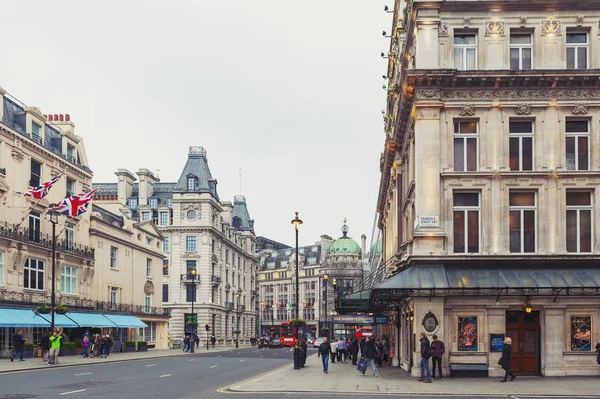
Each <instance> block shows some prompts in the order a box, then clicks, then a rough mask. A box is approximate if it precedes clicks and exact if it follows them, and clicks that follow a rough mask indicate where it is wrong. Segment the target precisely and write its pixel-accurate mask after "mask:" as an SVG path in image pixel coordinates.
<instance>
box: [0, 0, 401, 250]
mask: <svg viewBox="0 0 600 399" xmlns="http://www.w3.org/2000/svg"><path fill="white" fill-rule="evenodd" d="M388 3H389V5H390V6H393V1H392V0H389V2H388ZM0 4H1V7H0V9H1V10H2V31H3V40H2V43H3V45H2V52H1V55H0V57H1V62H0V86H1V87H3V88H4V89H5V90H7V91H8V92H9V93H10V94H11V95H13V96H15V97H16V98H17V99H19V100H21V101H22V102H24V103H25V104H27V105H29V106H33V105H35V106H38V107H40V109H41V110H42V112H44V113H69V114H71V119H72V120H73V122H74V123H75V125H76V133H77V134H78V135H80V136H81V137H82V138H83V140H84V142H85V145H86V149H87V154H88V158H89V161H90V167H91V169H92V170H93V171H94V182H98V183H99V182H115V181H116V176H115V175H114V172H115V171H116V170H117V169H118V168H127V169H129V170H130V171H137V170H138V169H139V168H148V169H150V170H152V171H156V170H157V169H158V170H160V172H159V175H160V178H161V180H162V181H174V180H176V179H177V178H178V177H179V174H180V172H181V170H182V168H183V166H184V165H185V160H186V156H187V152H188V146H192V145H201V146H203V147H204V148H205V149H206V150H207V152H208V161H209V166H210V168H211V172H212V174H213V177H214V178H216V179H217V180H218V181H219V185H218V191H219V195H220V197H221V200H230V201H232V200H233V196H234V195H236V194H238V192H239V176H238V175H239V169H240V168H241V169H242V194H243V195H245V196H246V198H247V201H248V207H249V211H250V215H251V216H252V217H253V218H254V219H255V223H256V233H257V235H264V236H267V237H269V238H272V239H274V240H277V241H280V242H283V243H287V244H289V245H292V244H293V242H294V233H293V227H292V225H291V224H290V220H291V219H292V218H293V216H294V211H298V212H300V217H301V218H302V219H303V220H304V223H305V224H304V225H303V226H302V230H301V234H300V245H310V244H311V243H313V242H315V241H318V240H319V237H320V235H321V234H328V235H330V236H332V237H334V238H337V237H339V236H340V235H341V233H340V227H341V225H342V220H343V219H344V217H347V218H348V225H349V227H350V235H352V236H353V237H354V238H356V240H357V241H358V242H359V243H360V235H361V234H362V233H366V234H367V236H368V237H370V236H371V230H372V227H373V219H374V216H375V211H376V199H377V190H378V186H379V170H378V169H379V154H380V152H381V150H382V148H383V141H384V133H383V130H382V129H383V123H382V116H381V109H382V108H383V107H384V102H385V92H384V90H382V88H381V86H382V84H383V83H384V80H383V79H382V77H381V75H383V74H385V71H386V62H385V60H382V59H381V58H380V56H379V53H380V52H381V51H385V52H387V49H388V46H389V39H384V38H383V37H382V34H381V31H382V30H384V29H385V30H389V29H390V26H391V15H392V14H386V13H384V11H383V6H384V4H386V3H385V2H383V1H381V0H303V1H301V2H298V1H288V0H187V1H184V0H181V1H179V0H171V1H151V0H146V1H122V0H121V1H103V2H89V1H46V0H44V1H11V0H0Z"/></svg>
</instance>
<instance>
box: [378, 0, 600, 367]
mask: <svg viewBox="0 0 600 399" xmlns="http://www.w3.org/2000/svg"><path fill="white" fill-rule="evenodd" d="M598 9H600V2H599V1H595V0H594V1H591V0H589V1H580V2H565V3H562V4H561V7H560V8H555V9H552V10H549V9H548V4H547V2H545V1H538V0H532V1H529V2H506V1H486V2H468V1H435V2H434V1H417V0H414V1H413V0H408V1H406V0H398V1H396V2H395V8H394V20H393V26H392V38H391V45H390V52H389V60H388V61H389V62H388V71H387V76H388V77H389V82H388V92H387V108H386V110H385V112H384V114H385V115H384V130H385V144H384V152H383V153H382V156H381V184H380V191H379V201H378V212H379V213H380V218H379V227H380V228H381V230H382V233H383V236H384V248H383V250H384V253H383V257H384V259H383V260H384V263H383V267H384V269H385V272H386V274H387V277H389V278H388V280H387V281H385V282H384V283H383V284H381V285H379V286H376V287H374V289H373V290H372V292H371V293H370V296H369V298H370V306H371V309H379V310H380V311H387V313H388V314H389V315H390V316H391V319H392V320H393V323H394V326H396V327H398V328H396V329H395V332H394V336H393V341H395V343H396V345H395V347H396V348H397V349H398V352H399V353H398V354H397V356H396V357H395V361H396V360H399V364H400V366H402V367H403V368H405V369H407V370H411V369H412V372H413V375H416V373H417V370H416V369H418V367H416V368H415V367H414V366H415V365H418V361H419V359H420V355H419V353H418V348H419V346H418V336H419V332H420V331H421V330H424V331H426V332H427V333H428V334H434V333H436V334H437V335H438V336H440V339H442V340H444V341H445V342H446V348H447V353H448V355H447V356H444V369H445V370H446V371H445V372H452V373H453V374H458V373H460V372H462V371H464V370H467V369H469V370H477V371H479V372H482V373H487V374H489V375H495V376H499V375H500V374H501V373H502V372H503V371H502V370H500V367H499V366H498V365H497V364H496V363H497V360H498V358H499V356H500V354H499V353H496V352H497V351H498V350H499V349H500V347H501V339H502V337H504V336H510V337H511V338H512V341H513V363H512V364H513V368H514V369H515V370H516V371H517V372H518V373H520V374H534V375H545V376H564V375H591V374H596V373H597V367H598V366H597V365H596V364H594V363H595V362H594V353H593V352H594V350H593V345H594V344H595V343H596V342H598V341H600V324H599V320H600V296H599V294H600V291H599V289H600V269H599V268H598V261H599V260H600V257H599V256H598V251H599V249H600V246H599V245H600V237H599V235H598V234H597V232H598V223H599V217H598V215H599V214H600V213H599V212H598V208H599V207H600V192H599V190H598V187H599V185H600V155H599V154H600V129H599V128H598V126H599V124H600V89H599V88H598V82H599V76H600V72H599V69H598V68H600V53H599V52H598V49H599V48H600V36H599V34H600V15H599V14H598ZM559 10H560V11H559ZM415 337H417V338H415ZM499 343H500V345H499V346H500V347H499V346H498V345H497V344H499Z"/></svg>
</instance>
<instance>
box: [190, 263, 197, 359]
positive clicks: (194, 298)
mask: <svg viewBox="0 0 600 399" xmlns="http://www.w3.org/2000/svg"><path fill="white" fill-rule="evenodd" d="M190 273H191V274H192V285H193V286H194V295H192V320H193V321H194V324H192V337H191V338H192V339H191V340H190V341H191V342H190V347H191V350H190V353H194V345H195V344H196V341H195V340H194V338H196V336H195V335H196V332H197V331H196V329H197V328H198V318H197V317H196V315H195V314H194V301H195V300H196V269H192V270H191V271H190Z"/></svg>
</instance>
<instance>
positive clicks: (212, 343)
mask: <svg viewBox="0 0 600 399" xmlns="http://www.w3.org/2000/svg"><path fill="white" fill-rule="evenodd" d="M216 343H217V337H215V335H214V334H213V335H211V336H210V344H211V345H212V348H213V349H215V344H216Z"/></svg>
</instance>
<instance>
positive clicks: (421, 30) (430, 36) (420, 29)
mask: <svg viewBox="0 0 600 399" xmlns="http://www.w3.org/2000/svg"><path fill="white" fill-rule="evenodd" d="M437 14H438V10H437V9H420V10H419V16H418V17H417V38H416V52H415V67H416V68H417V69H437V68H439V43H438V26H439V22H440V21H439V18H438V15H437Z"/></svg>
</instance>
